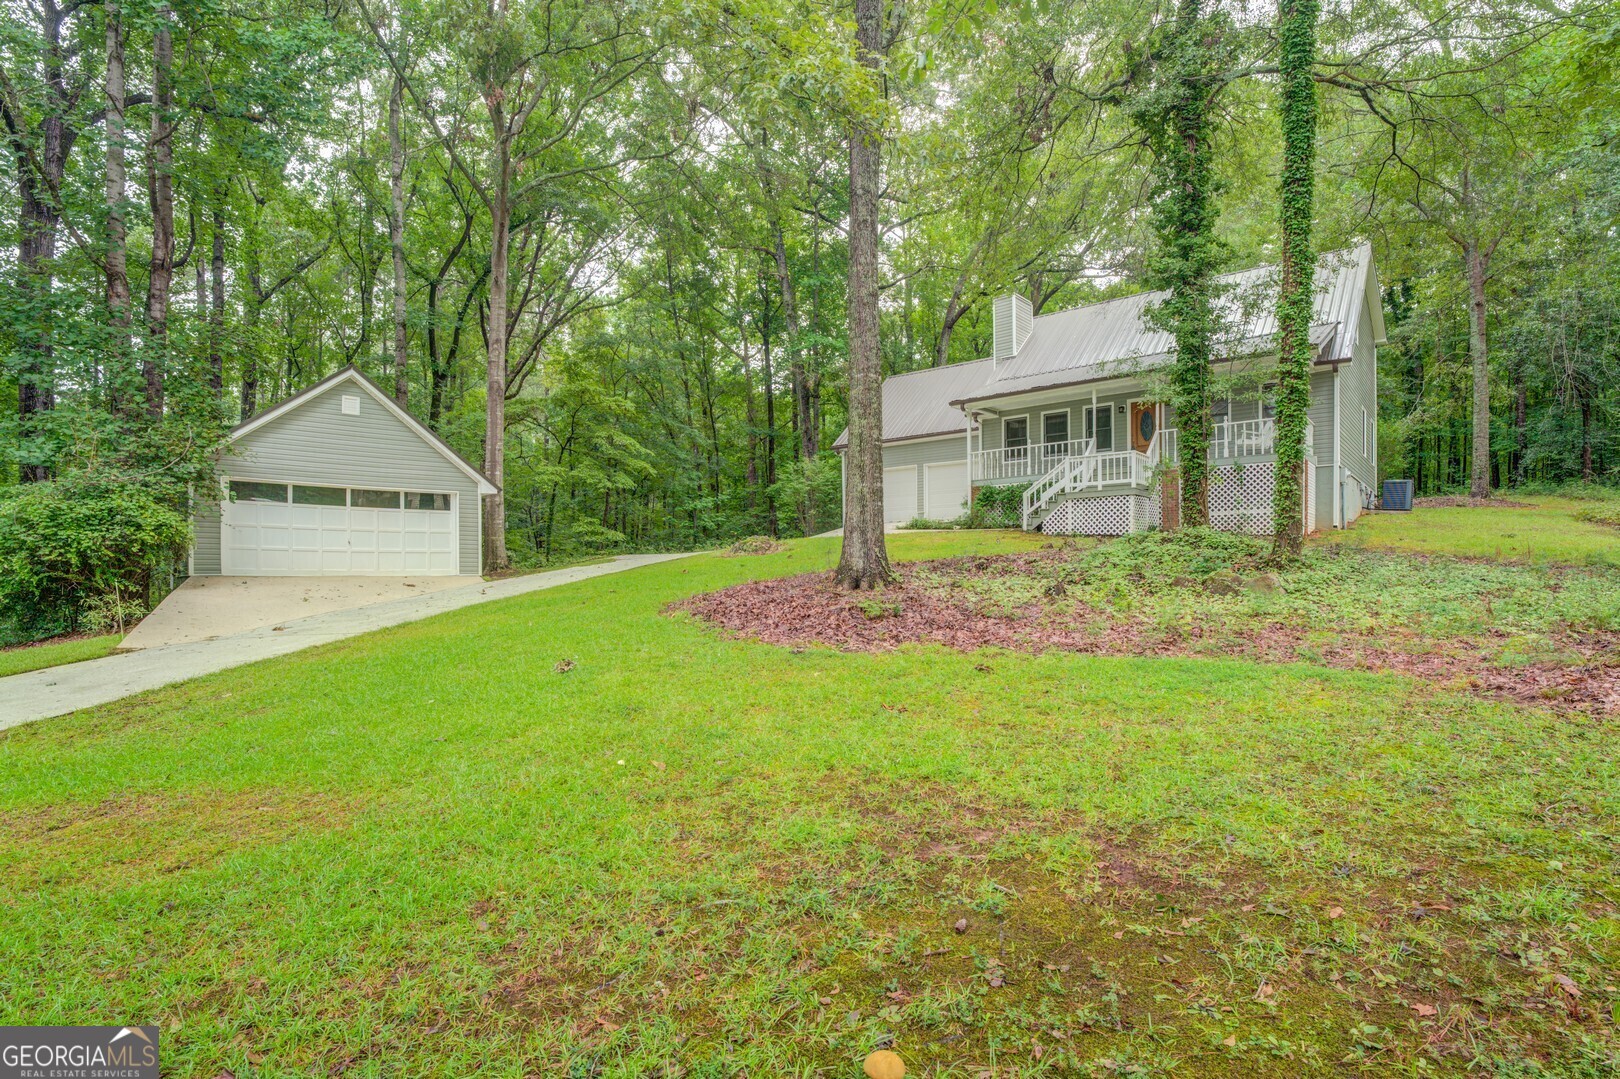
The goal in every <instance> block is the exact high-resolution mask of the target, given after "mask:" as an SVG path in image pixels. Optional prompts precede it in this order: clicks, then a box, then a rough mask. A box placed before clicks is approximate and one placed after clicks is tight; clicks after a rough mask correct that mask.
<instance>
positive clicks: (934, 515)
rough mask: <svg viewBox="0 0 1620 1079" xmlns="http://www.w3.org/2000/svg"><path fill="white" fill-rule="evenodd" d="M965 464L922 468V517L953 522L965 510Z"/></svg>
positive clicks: (960, 462)
mask: <svg viewBox="0 0 1620 1079" xmlns="http://www.w3.org/2000/svg"><path fill="white" fill-rule="evenodd" d="M967 496H968V481H967V463H966V462H964V461H956V462H954V463H952V464H945V465H925V466H923V511H924V512H923V516H924V517H927V518H928V519H929V520H930V521H954V520H956V518H958V517H960V516H962V514H963V513H964V512H965V511H966V510H967V506H966V505H965V503H966V502H967Z"/></svg>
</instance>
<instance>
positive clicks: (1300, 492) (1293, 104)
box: [1271, 0, 1321, 556]
mask: <svg viewBox="0 0 1620 1079" xmlns="http://www.w3.org/2000/svg"><path fill="white" fill-rule="evenodd" d="M1320 10H1321V4H1320V0H1282V4H1281V5H1280V8H1279V11H1278V20H1277V21H1278V31H1279V33H1278V37H1279V40H1280V44H1281V57H1280V61H1279V68H1280V71H1279V78H1278V81H1279V83H1280V86H1279V93H1278V103H1277V115H1278V118H1279V119H1280V120H1281V121H1282V136H1283V148H1282V156H1283V160H1282V182H1281V184H1280V185H1279V188H1280V189H1279V201H1280V204H1281V211H1282V212H1281V214H1280V215H1279V216H1280V221H1279V231H1280V233H1281V235H1282V259H1281V263H1282V265H1281V267H1280V270H1281V272H1280V280H1279V281H1278V290H1277V331H1278V332H1277V361H1278V370H1277V395H1276V408H1277V434H1276V452H1277V460H1276V465H1275V473H1274V486H1273V499H1272V510H1271V520H1272V528H1273V532H1274V547H1275V550H1276V552H1277V553H1278V554H1279V555H1287V556H1292V555H1297V554H1298V553H1299V550H1300V546H1301V544H1302V542H1303V538H1304V532H1305V505H1304V490H1305V428H1306V423H1307V420H1308V418H1309V411H1310V404H1311V341H1310V337H1311V314H1312V311H1313V310H1314V308H1315V300H1316V297H1315V288H1314V285H1315V279H1316V254H1315V252H1314V250H1313V249H1312V245H1311V232H1312V227H1313V225H1314V222H1315V219H1316V199H1315V193H1316V83H1315V80H1314V78H1313V75H1312V68H1313V67H1314V65H1315V63H1316V21H1317V18H1318V16H1319V14H1320Z"/></svg>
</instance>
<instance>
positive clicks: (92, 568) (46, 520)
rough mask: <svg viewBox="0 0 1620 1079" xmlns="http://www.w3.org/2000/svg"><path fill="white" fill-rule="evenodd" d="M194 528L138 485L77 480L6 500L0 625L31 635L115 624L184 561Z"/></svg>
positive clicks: (87, 477) (0, 536)
mask: <svg viewBox="0 0 1620 1079" xmlns="http://www.w3.org/2000/svg"><path fill="white" fill-rule="evenodd" d="M190 539H191V524H190V521H189V520H188V519H187V518H186V516H185V515H184V514H182V513H181V512H180V511H179V510H177V509H176V508H175V507H174V505H173V504H172V503H171V502H169V501H167V500H165V498H163V497H162V496H161V495H160V494H159V493H157V492H155V491H153V490H152V489H151V488H149V487H148V486H146V485H145V484H143V483H141V482H140V481H139V480H135V479H131V478H128V477H125V476H120V475H116V474H107V473H74V474H70V475H68V476H64V477H62V478H60V479H57V480H55V481H52V482H48V483H32V484H26V485H23V486H20V487H14V488H12V489H10V490H9V491H7V492H6V493H5V494H4V496H3V497H0V617H3V618H4V619H6V620H8V621H10V622H13V623H14V624H16V625H17V626H19V627H21V628H22V629H23V630H24V631H35V632H37V631H42V630H51V629H55V628H57V627H60V626H63V625H65V626H67V627H69V628H72V627H75V626H76V625H78V624H79V622H80V621H81V618H82V617H83V616H84V615H86V614H94V615H95V616H96V618H97V620H98V625H97V628H104V627H105V626H106V625H107V624H109V622H110V623H113V624H116V623H117V622H118V621H119V620H120V619H125V620H127V617H128V615H129V614H130V613H131V612H133V611H135V610H136V609H137V608H139V609H141V610H144V607H142V606H140V605H141V604H142V603H143V602H144V601H145V600H146V598H147V596H148V590H149V588H150V585H151V578H152V574H153V573H154V571H156V570H157V569H159V568H161V567H164V566H166V565H168V564H170V563H171V562H172V560H173V559H175V558H177V557H179V556H180V555H181V554H182V553H183V552H184V551H185V548H186V546H187V544H188V543H189V542H190Z"/></svg>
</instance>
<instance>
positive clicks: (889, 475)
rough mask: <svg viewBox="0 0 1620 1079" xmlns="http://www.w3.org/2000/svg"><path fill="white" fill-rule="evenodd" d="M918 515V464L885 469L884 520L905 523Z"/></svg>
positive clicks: (892, 522) (887, 522) (889, 522)
mask: <svg viewBox="0 0 1620 1079" xmlns="http://www.w3.org/2000/svg"><path fill="white" fill-rule="evenodd" d="M915 516H917V466H916V465H906V466H905V467H904V468H885V469H884V470H883V520H884V523H886V524H905V523H906V522H907V521H909V520H911V519H912V518H913V517H915Z"/></svg>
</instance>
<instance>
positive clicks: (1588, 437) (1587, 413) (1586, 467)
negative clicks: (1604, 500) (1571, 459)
mask: <svg viewBox="0 0 1620 1079" xmlns="http://www.w3.org/2000/svg"><path fill="white" fill-rule="evenodd" d="M1580 397H1581V479H1583V480H1585V481H1586V482H1587V483H1592V482H1593V481H1594V480H1596V479H1597V472H1596V470H1595V469H1593V467H1592V395H1591V394H1589V393H1586V392H1585V391H1584V390H1583V391H1581V393H1580Z"/></svg>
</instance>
